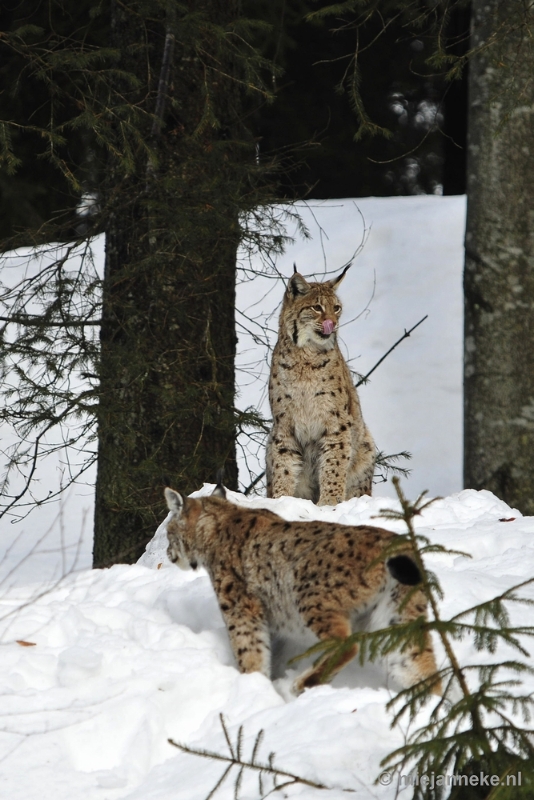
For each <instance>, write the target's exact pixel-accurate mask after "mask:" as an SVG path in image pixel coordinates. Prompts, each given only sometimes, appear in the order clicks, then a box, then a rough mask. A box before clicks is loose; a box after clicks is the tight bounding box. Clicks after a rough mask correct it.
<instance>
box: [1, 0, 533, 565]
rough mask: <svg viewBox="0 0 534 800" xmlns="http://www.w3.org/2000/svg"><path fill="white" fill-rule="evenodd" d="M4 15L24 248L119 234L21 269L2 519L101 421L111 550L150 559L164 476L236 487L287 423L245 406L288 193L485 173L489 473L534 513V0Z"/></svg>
mask: <svg viewBox="0 0 534 800" xmlns="http://www.w3.org/2000/svg"><path fill="white" fill-rule="evenodd" d="M0 27H1V30H2V34H1V38H0V47H1V50H2V66H1V77H2V93H1V94H0V118H1V119H2V123H1V128H0V133H1V139H0V141H1V148H2V149H1V158H2V162H1V163H2V172H1V173H0V193H1V199H0V203H1V209H2V214H1V235H2V242H3V243H2V247H1V249H2V251H4V252H7V251H9V250H12V249H13V248H14V247H21V246H32V247H35V246H39V247H48V245H49V243H50V242H58V241H59V242H64V243H67V242H70V243H73V245H72V246H74V244H75V245H76V246H77V247H79V246H81V245H82V246H83V243H84V242H88V241H90V240H91V239H92V237H94V236H95V235H96V234H98V233H101V232H105V234H106V267H105V274H104V278H103V280H102V279H101V278H100V276H99V275H98V274H97V273H96V272H95V270H94V268H93V265H92V264H91V262H90V259H88V258H85V259H83V258H82V262H81V266H80V267H77V268H76V269H75V270H74V271H73V270H72V269H71V267H70V266H69V261H68V258H67V257H66V256H65V253H64V251H61V255H59V256H57V257H56V258H54V257H52V258H51V259H48V260H47V262H46V266H45V267H43V269H42V270H40V271H38V273H37V274H35V275H33V276H32V277H31V279H28V280H26V281H23V282H22V283H20V284H17V286H15V287H13V286H10V285H8V283H6V284H5V285H4V287H3V290H2V296H1V300H2V303H3V306H4V314H3V317H2V322H3V328H2V349H3V353H2V363H3V378H4V384H3V385H4V405H3V410H2V417H3V419H4V421H6V422H8V423H9V424H11V425H12V426H13V427H14V428H15V429H16V430H17V431H18V432H19V433H20V441H19V444H18V445H17V446H15V447H14V448H11V450H10V452H9V453H7V454H6V456H7V462H8V463H7V471H6V474H5V479H4V483H3V487H4V497H6V498H7V502H6V504H5V505H4V507H3V512H2V513H9V512H11V510H12V509H13V508H14V507H15V506H16V505H17V504H19V503H21V502H24V499H25V497H27V496H28V493H29V491H30V486H31V480H32V476H33V474H34V470H35V464H36V462H37V461H38V459H39V458H40V457H41V456H42V455H43V454H44V453H46V451H47V448H49V447H50V445H49V444H47V442H49V441H50V432H51V431H53V430H56V429H60V430H62V431H70V430H76V431H77V432H80V431H81V432H82V433H83V434H85V433H86V432H87V430H88V429H91V430H95V422H96V423H97V428H96V429H97V431H98V432H97V434H96V436H97V441H96V448H95V453H96V456H95V457H96V458H97V462H98V478H97V486H96V506H95V551H94V559H95V562H94V563H95V565H96V566H102V565H107V564H110V563H113V562H116V561H133V560H135V559H136V558H137V557H138V556H139V555H140V553H141V552H142V551H143V549H144V546H145V544H146V542H147V541H148V539H149V538H150V537H151V535H152V533H153V531H154V529H155V527H156V523H157V520H158V518H159V516H160V514H161V486H162V484H163V483H164V482H169V483H172V484H174V485H179V486H180V487H182V488H183V489H185V490H186V491H190V490H193V489H195V488H198V486H199V485H200V484H201V483H202V482H203V481H204V480H206V479H208V478H211V477H213V476H214V475H215V473H216V471H217V469H218V468H220V466H221V465H222V464H224V465H225V469H226V482H227V483H228V485H229V486H230V487H234V488H235V486H236V479H237V471H236V457H235V433H236V430H237V429H239V428H249V429H250V428H252V429H254V427H256V428H258V427H259V428H260V429H262V428H265V427H266V424H267V422H266V421H265V420H262V419H260V418H259V417H258V416H257V415H256V414H254V413H251V412H250V411H249V410H243V409H238V408H236V406H235V399H234V395H235V377H234V358H235V347H236V342H235V320H234V308H235V277H236V272H235V269H236V268H235V256H236V252H237V248H238V247H245V248H247V247H248V248H249V249H250V252H257V251H258V250H260V251H261V252H262V254H263V255H264V257H265V263H266V264H267V269H268V268H269V266H268V265H269V264H272V259H273V258H274V257H275V256H276V254H277V253H280V252H281V250H282V249H283V246H284V229H283V224H282V222H283V220H282V219H281V218H280V214H279V208H280V206H279V205H277V203H280V201H293V200H298V199H302V198H307V199H314V198H326V197H328V198H335V197H347V196H349V197H361V196H367V195H377V196H385V195H391V194H419V193H435V194H440V193H443V194H458V193H463V192H464V191H467V194H468V221H467V234H466V242H467V248H466V254H467V260H466V270H465V298H466V322H465V330H466V346H465V392H466V394H465V470H464V471H465V485H466V487H468V488H476V489H479V488H488V489H491V490H492V491H494V492H495V493H496V494H497V495H498V496H499V497H501V498H502V499H503V500H505V501H506V502H507V503H509V504H510V505H512V506H516V507H518V508H519V509H520V510H521V511H523V513H532V510H533V509H532V504H533V502H534V501H533V500H532V498H533V497H534V492H533V491H532V490H533V488H534V487H533V486H532V482H533V475H534V472H533V469H532V464H531V458H530V454H531V452H532V436H533V430H534V423H533V421H532V420H533V413H532V408H533V407H534V386H533V382H534V369H533V367H534V364H532V359H533V358H534V355H533V353H534V348H533V347H532V336H533V332H532V325H531V321H530V320H531V317H532V313H531V311H532V297H533V293H534V286H533V284H532V282H533V280H534V278H533V275H534V272H533V266H534V264H533V253H532V247H533V244H532V242H533V237H532V234H531V231H532V211H531V209H532V207H533V204H532V194H533V191H534V179H533V176H534V172H533V165H532V159H531V158H530V142H531V130H532V124H531V123H532V112H533V108H534V96H533V95H534V88H533V81H532V74H533V71H532V55H533V46H532V36H531V30H532V10H531V8H530V6H529V5H528V4H524V3H521V2H511V3H510V2H508V3H502V2H498V1H497V0H493V1H492V2H489V3H488V2H485V3H479V2H477V0H475V1H474V2H473V3H464V2H447V1H446V0H445V2H437V3H433V4H431V5H427V4H425V3H421V4H419V3H408V2H400V1H398V2H379V0H374V2H370V3H360V2H357V0H351V1H349V2H344V3H338V4H336V5H332V4H330V3H328V2H319V3H311V2H309V3H307V2H281V1H280V2H278V1H277V2H273V3H250V4H247V3H237V2H221V1H219V2H218V1H217V0H202V2H187V3H177V2H171V1H170V0H166V1H165V2H157V1H156V0H146V2H138V3H129V4H127V5H124V4H122V3H120V2H113V3H110V4H106V3H98V2H82V3H77V4H75V5H74V4H72V3H70V2H36V1H34V2H29V0H22V2H12V3H11V4H3V9H2V19H1V25H0ZM468 88H469V91H468ZM467 156H468V159H467ZM285 208H286V209H287V206H286V207H285ZM287 213H292V212H287V210H286V211H284V214H287ZM69 246H70V245H69ZM416 246H417V243H416V242H414V247H416ZM67 249H68V248H67ZM329 266H330V267H331V268H332V269H336V267H337V266H338V265H329ZM162 320H163V321H164V324H162ZM80 421H81V422H80ZM76 435H78V434H76ZM67 439H68V442H69V444H75V441H76V440H75V438H74V439H73V440H72V441H71V438H68V434H67ZM64 443H65V441H64V438H63V440H62V444H64ZM53 446H55V445H52V447H53ZM14 474H19V475H20V474H22V475H23V476H24V481H23V484H24V485H23V487H22V489H17V490H16V491H11V490H10V485H12V484H11V483H10V482H11V479H12V476H13V475H14ZM72 477H73V478H75V477H76V476H75V475H74V476H72Z"/></svg>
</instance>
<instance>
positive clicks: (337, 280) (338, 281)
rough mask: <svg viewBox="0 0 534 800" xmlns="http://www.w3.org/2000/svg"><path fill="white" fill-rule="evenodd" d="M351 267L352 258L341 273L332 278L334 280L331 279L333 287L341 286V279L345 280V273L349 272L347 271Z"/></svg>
mask: <svg viewBox="0 0 534 800" xmlns="http://www.w3.org/2000/svg"><path fill="white" fill-rule="evenodd" d="M351 267H352V258H351V260H350V261H349V263H348V264H345V266H344V267H343V269H342V271H341V272H340V273H339V275H338V276H337V278H332V280H331V281H329V283H330V286H331V287H332V289H336V288H337V287H338V286H339V284H340V283H341V281H342V280H343V278H344V277H345V275H346V274H347V272H348V271H349V269H350V268H351Z"/></svg>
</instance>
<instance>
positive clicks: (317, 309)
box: [312, 304, 324, 314]
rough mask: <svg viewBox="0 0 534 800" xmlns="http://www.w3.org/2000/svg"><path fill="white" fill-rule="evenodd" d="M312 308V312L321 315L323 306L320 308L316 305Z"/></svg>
mask: <svg viewBox="0 0 534 800" xmlns="http://www.w3.org/2000/svg"><path fill="white" fill-rule="evenodd" d="M312 308H313V310H314V311H318V312H319V313H320V314H322V312H323V311H324V308H323V306H320V305H319V304H317V305H316V306H312Z"/></svg>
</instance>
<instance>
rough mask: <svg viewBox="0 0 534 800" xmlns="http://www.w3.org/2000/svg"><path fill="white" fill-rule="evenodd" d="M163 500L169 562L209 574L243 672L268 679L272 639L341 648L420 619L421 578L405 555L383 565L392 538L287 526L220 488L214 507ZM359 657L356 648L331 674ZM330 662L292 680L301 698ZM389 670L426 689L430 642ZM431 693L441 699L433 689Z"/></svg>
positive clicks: (366, 530) (169, 493)
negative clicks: (347, 640) (360, 634)
mask: <svg viewBox="0 0 534 800" xmlns="http://www.w3.org/2000/svg"><path fill="white" fill-rule="evenodd" d="M165 498H166V500H167V505H168V507H169V510H170V511H171V512H172V516H171V519H170V520H169V522H168V525H167V536H168V539H169V548H168V551H167V552H168V555H169V558H170V560H171V561H173V562H174V563H175V564H178V566H179V567H181V568H182V569H188V568H190V567H191V568H193V569H196V567H197V566H203V567H205V568H206V570H207V571H208V573H209V575H210V578H211V581H212V583H213V588H214V589H215V593H216V595H217V599H218V601H219V605H220V608H221V611H222V614H223V616H224V619H225V622H226V627H227V629H228V635H229V637H230V642H231V645H232V650H233V652H234V656H235V658H236V661H237V664H238V667H239V669H240V670H241V672H262V673H263V674H264V675H266V676H267V677H269V678H270V676H271V634H273V633H277V632H280V633H284V632H285V633H286V634H287V633H289V634H291V633H294V634H296V635H302V633H305V632H310V631H311V632H312V633H313V634H314V635H315V637H317V638H318V639H329V638H331V637H340V638H341V637H343V638H344V637H347V636H349V634H350V633H351V632H352V630H353V626H354V628H356V629H360V630H361V629H366V630H378V629H380V628H384V627H388V626H390V625H395V624H397V623H399V622H405V621H408V620H414V619H416V618H417V617H420V616H425V615H426V598H425V595H424V593H423V592H422V591H421V590H420V589H417V590H415V591H414V590H413V589H410V586H414V585H416V584H417V583H419V581H420V579H421V576H420V574H419V570H418V568H417V566H416V564H415V562H414V561H413V560H412V558H411V557H410V549H409V546H407V545H404V544H403V545H402V548H401V552H399V554H394V555H393V556H390V557H389V558H388V559H387V561H386V563H384V559H383V558H382V560H381V555H382V554H383V552H384V549H385V548H387V547H388V546H390V553H391V545H392V543H393V542H394V541H395V539H396V538H397V535H396V534H394V533H391V532H390V531H387V530H384V529H383V528H375V527H371V526H369V525H358V526H355V527H351V526H347V525H340V524H337V523H332V522H286V521H285V520H284V519H282V518H281V517H279V516H277V515H276V514H273V512H272V511H268V510H266V509H250V508H244V507H242V506H236V505H234V504H233V503H230V502H228V501H227V500H226V492H225V490H224V487H222V486H220V485H219V486H218V487H217V488H216V489H215V492H214V493H213V495H211V497H201V498H197V499H193V498H190V497H182V496H181V495H180V494H178V492H175V491H174V490H173V489H168V488H167V489H165ZM373 562H376V563H373ZM371 564H372V566H370V565H371ZM409 592H412V594H411V597H409V599H408V600H407V602H406V596H407V594H408V593H409ZM356 652H357V645H354V646H353V647H352V648H351V649H350V650H349V651H348V652H347V653H346V654H345V656H344V657H343V660H342V661H341V663H339V664H338V666H337V667H336V670H335V672H339V670H340V669H341V668H342V667H343V666H344V665H345V664H346V663H347V662H348V661H350V660H351V659H352V658H353V657H354V656H355V654H356ZM326 659H327V656H325V657H322V658H321V659H319V661H318V662H317V663H316V664H315V665H314V666H313V667H311V668H310V669H308V670H307V671H305V672H304V673H303V674H302V675H301V676H300V677H299V678H297V680H296V681H295V683H294V687H293V688H294V690H295V691H296V692H297V693H299V692H302V691H303V690H304V689H305V688H307V687H311V686H316V685H317V684H318V683H320V682H321V675H322V670H323V667H324V663H325V661H326ZM388 669H389V671H390V674H391V677H392V678H393V679H394V680H395V681H397V682H398V683H399V684H400V686H401V687H408V686H412V685H413V684H415V683H417V682H418V681H421V680H426V679H430V680H431V678H432V676H433V675H434V673H435V672H436V662H435V660H434V653H433V650H432V645H431V642H430V638H429V636H428V634H427V635H426V640H425V645H424V648H423V650H420V649H419V648H418V647H417V646H414V645H411V646H408V647H407V648H406V649H405V650H404V652H393V653H391V654H389V656H388ZM433 691H435V692H436V693H439V691H440V690H439V685H438V683H436V682H435V683H434V686H433Z"/></svg>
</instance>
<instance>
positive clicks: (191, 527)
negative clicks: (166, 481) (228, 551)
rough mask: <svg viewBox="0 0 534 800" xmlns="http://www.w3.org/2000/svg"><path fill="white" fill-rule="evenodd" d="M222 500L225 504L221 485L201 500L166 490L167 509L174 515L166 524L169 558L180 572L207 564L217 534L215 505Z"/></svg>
mask: <svg viewBox="0 0 534 800" xmlns="http://www.w3.org/2000/svg"><path fill="white" fill-rule="evenodd" d="M221 499H222V500H224V501H226V492H225V490H224V487H223V486H222V485H218V486H217V488H216V489H215V491H214V492H213V493H212V494H211V496H210V497H199V498H193V497H183V496H182V495H181V494H180V493H179V492H176V491H175V490H174V489H169V487H167V488H166V489H165V500H166V501H167V508H168V509H169V511H170V512H171V518H170V520H169V522H168V523H167V538H168V540H169V547H168V548H167V555H168V556H169V559H170V561H172V562H173V564H176V565H177V566H178V567H180V569H196V568H197V567H198V566H202V565H203V564H204V563H205V557H206V553H207V550H208V549H209V542H210V539H211V538H212V536H213V533H214V530H213V529H214V517H213V511H214V509H213V508H212V506H213V505H214V504H220V501H221ZM224 504H226V503H224ZM224 504H223V505H224ZM215 510H216V509H215Z"/></svg>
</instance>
